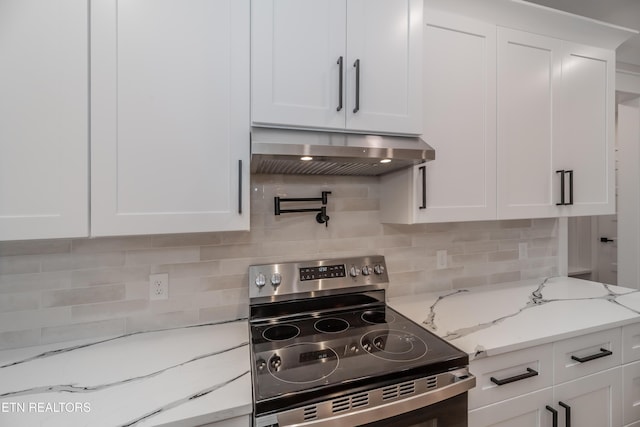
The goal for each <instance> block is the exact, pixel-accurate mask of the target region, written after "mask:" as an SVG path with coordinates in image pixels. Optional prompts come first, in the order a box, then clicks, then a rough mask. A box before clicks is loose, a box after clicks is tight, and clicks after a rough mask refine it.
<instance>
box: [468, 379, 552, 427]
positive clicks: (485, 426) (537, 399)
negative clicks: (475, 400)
mask: <svg viewBox="0 0 640 427" xmlns="http://www.w3.org/2000/svg"><path fill="white" fill-rule="evenodd" d="M551 401H553V389H552V388H551V387H548V388H545V389H543V390H539V391H536V392H534V393H528V394H525V395H522V396H519V397H515V398H513V399H508V400H504V401H502V402H499V403H494V404H493V405H488V406H483V407H482V408H479V409H475V410H472V411H470V412H469V426H470V427H489V426H494V427H497V426H500V427H544V426H551V413H550V412H549V411H547V410H546V409H545V406H546V405H548V403H549V402H551Z"/></svg>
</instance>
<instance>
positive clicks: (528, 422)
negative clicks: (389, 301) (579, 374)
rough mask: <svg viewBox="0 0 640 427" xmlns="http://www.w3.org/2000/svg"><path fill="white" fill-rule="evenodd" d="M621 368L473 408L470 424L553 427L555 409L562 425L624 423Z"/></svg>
mask: <svg viewBox="0 0 640 427" xmlns="http://www.w3.org/2000/svg"><path fill="white" fill-rule="evenodd" d="M621 370H622V368H620V367H617V368H614V369H609V370H607V371H604V372H600V373H597V374H593V375H589V376H587V377H584V378H580V379H577V380H573V381H569V382H567V383H563V384H560V385H557V386H554V387H548V388H545V389H542V390H538V391H536V392H533V393H528V394H525V395H522V396H519V397H515V398H513V399H508V400H504V401H501V402H498V403H494V404H492V405H488V406H483V407H482V408H479V409H475V410H472V411H470V412H469V426H470V427H489V426H492V427H497V426H500V427H543V426H544V427H546V426H548V427H552V426H555V425H556V424H554V423H553V418H554V414H553V411H556V414H555V416H556V417H557V425H558V426H562V427H569V425H571V426H580V427H615V426H621V425H622V424H621V420H622V399H621V387H620V372H621ZM563 405H565V406H563ZM552 410H553V411H552ZM567 417H569V419H570V420H571V421H570V424H567V419H568V418H567Z"/></svg>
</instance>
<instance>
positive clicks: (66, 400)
mask: <svg viewBox="0 0 640 427" xmlns="http://www.w3.org/2000/svg"><path fill="white" fill-rule="evenodd" d="M248 335H249V331H248V324H247V322H246V321H234V322H223V323H216V324H205V325H198V326H192V327H183V328H175V329H167V330H162V331H153V332H139V333H132V334H127V335H123V336H118V337H113V338H108V339H101V340H93V341H84V342H74V343H71V344H69V343H67V344H56V345H47V346H38V347H29V348H23V349H18V350H7V351H2V352H0V425H1V426H12V427H13V426H29V427H31V426H47V427H49V426H65V427H69V426H91V427H94V426H110V427H112V426H151V425H153V426H157V425H162V426H186V425H199V424H206V423H211V422H215V421H221V420H225V419H229V418H233V417H238V416H242V415H247V414H250V413H251V411H252V396H251V373H250V369H249V367H250V356H249V338H248Z"/></svg>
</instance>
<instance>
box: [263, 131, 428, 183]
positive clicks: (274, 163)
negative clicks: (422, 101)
mask: <svg viewBox="0 0 640 427" xmlns="http://www.w3.org/2000/svg"><path fill="white" fill-rule="evenodd" d="M303 159H306V160H303ZM433 159H435V150H434V149H433V148H431V146H429V145H428V144H427V143H426V142H424V141H423V140H422V139H420V138H417V137H402V136H380V135H357V134H344V133H331V132H314V131H302V130H287V129H270V128H257V127H254V128H252V130H251V172H252V173H267V174H305V175H369V176H375V175H382V174H385V173H388V172H391V171H394V170H397V169H402V168H406V167H410V166H413V165H415V164H418V163H423V162H425V161H428V160H433Z"/></svg>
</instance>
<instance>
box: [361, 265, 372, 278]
mask: <svg viewBox="0 0 640 427" xmlns="http://www.w3.org/2000/svg"><path fill="white" fill-rule="evenodd" d="M372 270H373V269H372V268H371V267H369V266H368V265H365V266H364V267H362V274H364V275H365V276H368V275H370V274H371V271H372Z"/></svg>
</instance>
